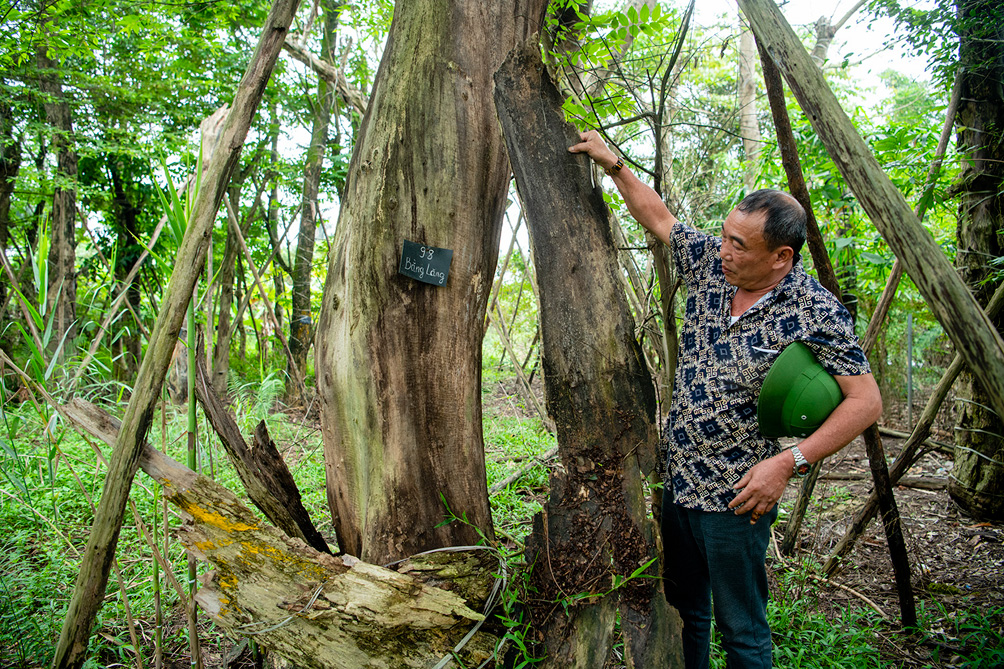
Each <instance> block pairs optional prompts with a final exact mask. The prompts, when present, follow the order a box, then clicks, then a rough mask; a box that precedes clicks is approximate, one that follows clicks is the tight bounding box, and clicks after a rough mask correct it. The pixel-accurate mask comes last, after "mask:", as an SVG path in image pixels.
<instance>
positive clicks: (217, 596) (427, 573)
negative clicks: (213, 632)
mask: <svg viewBox="0 0 1004 669" xmlns="http://www.w3.org/2000/svg"><path fill="white" fill-rule="evenodd" d="M62 409H63V412H64V414H65V415H67V416H68V417H69V418H70V420H72V421H73V422H74V423H75V424H76V425H77V426H78V427H80V428H81V429H83V430H85V431H86V432H88V433H89V434H92V435H94V436H95V437H97V438H98V439H101V440H102V441H104V442H105V443H107V444H114V443H115V439H116V435H117V433H118V431H119V429H120V424H119V421H118V420H116V419H115V418H114V417H112V416H109V415H108V414H107V413H106V412H105V411H104V410H103V409H100V408H99V407H96V406H94V405H93V404H89V403H87V402H83V401H81V400H73V401H72V402H71V403H70V404H68V405H66V406H64V407H62ZM139 465H140V467H141V468H142V469H143V471H144V472H146V473H147V474H148V475H149V476H150V477H151V478H153V479H154V480H156V481H157V482H158V483H160V484H161V485H162V486H163V487H164V496H165V498H166V499H167V501H169V502H170V503H171V504H174V505H175V506H176V507H178V508H179V509H180V510H181V511H182V512H183V515H184V517H185V518H186V519H187V520H186V524H185V525H184V526H183V527H182V528H180V530H179V531H178V535H179V538H180V540H181V542H182V544H184V546H185V548H186V549H188V551H189V552H190V553H192V554H194V555H195V556H196V557H198V558H199V559H201V560H204V561H207V562H209V563H211V564H212V565H213V567H214V570H213V571H211V572H208V573H206V574H204V575H203V576H202V577H201V580H202V587H201V588H200V589H199V591H198V593H196V595H195V601H196V603H198V605H199V606H200V607H201V608H202V609H203V611H205V612H206V613H207V614H208V615H209V616H210V617H211V618H212V619H213V621H214V622H215V623H216V624H218V625H219V626H221V627H222V628H224V629H225V630H227V632H228V633H229V634H231V635H232V636H234V637H247V638H253V639H255V640H256V641H257V642H258V643H260V644H262V645H263V646H264V647H266V648H268V649H269V650H271V651H272V652H274V653H276V654H278V655H280V656H281V657H283V658H284V659H286V660H289V661H291V662H293V663H294V664H295V665H296V666H297V667H301V668H302V669H358V668H359V667H371V668H374V669H381V668H386V669H399V668H402V669H403V668H406V667H415V668H416V669H428V667H431V666H433V665H434V664H435V663H436V662H437V661H439V660H440V659H441V658H442V657H444V656H446V655H449V653H450V651H451V650H452V649H454V648H455V647H456V646H457V645H459V643H460V641H461V639H462V638H463V637H464V636H465V635H466V634H467V632H468V631H469V630H470V629H471V628H472V627H473V626H474V625H475V624H477V623H478V622H480V621H481V620H483V619H484V616H483V615H482V614H481V613H479V612H478V611H480V610H481V609H482V608H483V607H485V605H486V603H487V602H488V600H489V598H490V596H491V592H492V588H493V585H494V583H495V577H494V576H493V573H494V572H496V571H498V564H497V562H496V558H495V557H494V556H493V555H492V554H491V553H490V552H488V551H479V550H468V551H455V552H439V553H432V554H428V555H418V556H414V557H411V558H409V559H407V560H404V561H402V562H400V563H398V564H396V565H394V567H393V569H388V568H385V567H380V566H377V565H373V564H367V563H365V562H362V561H360V560H358V559H356V558H354V557H352V556H350V555H343V556H341V557H335V556H332V555H330V554H328V553H322V552H319V551H316V550H314V549H312V548H310V547H309V546H307V545H305V544H304V543H303V541H302V540H300V539H298V538H290V537H289V536H288V535H285V534H283V533H282V532H281V531H280V530H278V529H276V528H274V527H271V526H270V525H267V524H266V523H264V522H262V521H261V520H260V519H259V518H257V517H256V516H255V515H254V514H253V513H252V512H251V510H250V509H248V508H247V507H246V506H245V505H244V504H243V503H241V501H240V500H239V499H238V498H237V496H236V495H234V493H233V492H231V491H230V490H228V489H226V488H224V487H223V486H221V485H219V484H217V483H215V482H214V481H212V480H210V479H208V478H206V477H205V476H202V475H201V474H196V473H195V472H193V471H192V470H190V469H188V468H187V467H185V466H184V465H181V464H179V463H177V462H175V461H174V460H172V459H171V458H169V457H167V456H166V455H164V454H163V453H160V452H159V451H157V450H156V449H154V448H152V447H150V446H146V447H144V449H143V452H142V454H141V456H140V459H139ZM498 642H499V640H498V638H497V637H495V636H494V635H492V634H490V633H487V632H481V631H479V632H476V633H475V634H474V636H473V637H472V638H471V640H470V641H469V642H468V643H467V644H466V645H464V646H463V648H462V649H461V650H460V651H459V656H460V658H461V660H462V661H463V662H464V663H465V664H464V665H463V666H477V665H479V664H481V663H482V662H484V661H485V660H487V659H489V658H490V657H491V656H492V655H493V654H494V652H495V649H496V647H497V646H498Z"/></svg>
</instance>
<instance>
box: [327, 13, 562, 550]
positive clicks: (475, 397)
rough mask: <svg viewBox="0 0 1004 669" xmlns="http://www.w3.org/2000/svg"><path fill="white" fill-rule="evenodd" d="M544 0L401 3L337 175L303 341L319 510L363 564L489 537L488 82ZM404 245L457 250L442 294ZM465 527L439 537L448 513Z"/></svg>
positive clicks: (496, 140)
mask: <svg viewBox="0 0 1004 669" xmlns="http://www.w3.org/2000/svg"><path fill="white" fill-rule="evenodd" d="M544 5H545V3H544V2H543V1H542V0H505V1H502V2H491V3H483V2H480V1H478V0H457V1H456V2H451V3H443V2H434V1H432V0H413V1H412V2H406V3H399V4H398V6H397V7H396V8H395V12H394V21H393V24H392V25H391V29H390V34H389V36H388V39H387V47H386V50H385V52H384V56H383V60H382V62H381V64H380V70H379V71H378V73H377V77H376V83H375V85H374V89H373V93H372V95H371V98H370V103H369V108H368V109H367V112H366V115H365V117H364V119H363V122H362V126H361V127H360V130H359V135H358V140H357V142H356V148H355V152H354V154H353V157H352V162H351V164H350V166H349V177H348V181H347V182H346V186H345V193H344V198H343V206H342V209H341V212H340V215H339V221H338V229H337V232H336V235H335V238H334V241H333V246H332V251H331V259H330V262H329V266H328V275H327V280H326V282H325V286H324V297H323V300H322V305H321V310H320V315H319V318H318V333H317V336H316V362H315V369H316V375H317V389H318V394H319V396H320V400H321V412H322V414H321V431H322V433H323V436H324V448H325V463H326V468H327V469H326V473H327V481H328V501H329V505H330V506H331V509H332V514H333V516H334V522H335V528H336V531H337V534H338V543H339V547H340V548H341V550H343V551H347V552H349V553H351V554H353V555H356V556H358V557H361V558H363V559H365V560H367V561H370V562H381V561H387V560H391V559H395V558H398V557H403V556H406V555H410V554H413V553H416V552H418V551H421V550H425V549H429V548H434V547H439V546H444V545H455V544H471V543H476V542H477V541H478V540H479V534H478V533H479V531H480V532H483V533H484V534H486V535H488V536H492V525H491V518H490V515H489V508H488V494H487V483H486V480H485V469H484V449H483V438H482V431H481V338H482V334H483V331H484V312H485V305H486V303H487V300H488V296H489V293H490V292H491V287H492V276H493V272H494V268H495V261H496V258H497V256H498V243H499V242H498V240H499V233H500V230H501V224H502V213H503V210H504V208H505V206H506V202H507V199H506V193H507V185H508V179H509V171H508V166H507V164H506V158H505V152H504V149H503V144H502V137H501V133H500V132H499V127H498V119H497V118H496V116H495V109H494V106H493V104H492V100H491V75H492V73H493V72H494V71H495V69H496V68H497V67H498V65H499V64H500V63H501V62H502V60H503V59H504V57H505V54H506V53H507V52H508V50H509V49H510V48H512V46H513V45H515V44H516V43H517V41H518V40H521V39H523V38H525V37H526V36H527V35H529V34H530V33H532V32H534V31H535V30H537V29H538V28H539V26H540V22H541V17H542V15H543V9H544ZM405 240H410V241H413V242H416V243H419V244H423V245H428V246H433V247H440V248H448V249H452V250H453V261H452V267H451V269H450V274H449V279H448V281H447V283H446V285H445V286H436V285H431V284H427V283H421V282H418V281H415V280H413V279H410V278H407V277H405V276H403V275H401V274H398V272H397V268H398V264H399V262H400V258H401V251H402V245H403V243H404V241H405ZM444 502H445V504H446V505H448V506H449V509H450V511H452V512H453V513H454V514H456V515H458V516H461V515H463V516H466V519H467V523H460V522H453V523H450V524H449V525H445V526H441V527H437V525H439V524H440V523H441V522H442V521H443V519H444V517H445V516H446V514H447V508H446V506H445V505H444Z"/></svg>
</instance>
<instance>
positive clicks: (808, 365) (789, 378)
mask: <svg viewBox="0 0 1004 669" xmlns="http://www.w3.org/2000/svg"><path fill="white" fill-rule="evenodd" d="M843 399H844V395H843V393H842V392H841V391H840V386H839V385H837V380H836V379H834V378H833V377H832V376H830V374H829V373H828V372H827V371H826V370H825V369H823V366H822V365H820V364H819V361H817V360H816V356H814V355H813V354H812V350H811V349H810V348H809V347H808V346H806V345H805V344H803V343H802V342H800V341H796V342H794V343H792V344H790V345H788V346H787V347H786V348H785V349H784V350H783V351H781V354H780V355H779V356H777V360H775V361H774V364H773V365H771V368H770V370H769V371H768V372H767V377H766V378H765V379H764V380H763V388H761V389H760V399H759V400H758V401H757V407H756V418H757V422H758V423H759V424H760V433H761V434H763V436H765V437H767V438H769V439H777V438H778V437H808V436H809V435H810V434H812V433H813V432H815V430H816V428H818V427H819V426H820V425H822V424H823V421H825V420H826V418H827V417H828V416H829V415H830V414H831V413H832V412H833V410H834V409H836V408H837V405H838V404H840V402H841V401H843Z"/></svg>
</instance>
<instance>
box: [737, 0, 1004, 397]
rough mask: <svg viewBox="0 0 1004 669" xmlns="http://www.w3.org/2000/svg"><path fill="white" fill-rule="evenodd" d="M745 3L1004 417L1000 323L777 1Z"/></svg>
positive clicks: (790, 82)
mask: <svg viewBox="0 0 1004 669" xmlns="http://www.w3.org/2000/svg"><path fill="white" fill-rule="evenodd" d="M739 5H740V7H741V8H742V10H743V13H744V14H745V15H746V16H747V18H748V19H749V21H750V24H751V26H752V27H753V31H754V33H755V34H756V36H757V39H758V40H759V41H761V42H762V43H763V45H764V48H765V50H766V51H767V52H768V53H769V54H770V56H771V58H773V60H774V62H775V63H776V64H777V66H778V68H779V69H780V70H781V72H782V73H783V74H784V76H785V78H786V79H787V81H788V85H789V86H790V87H791V90H792V92H793V93H794V94H795V97H796V99H797V100H798V102H799V105H800V106H801V107H802V109H803V110H804V111H805V112H806V115H807V116H808V118H809V121H810V122H811V123H812V126H813V128H814V129H815V131H816V132H817V134H818V135H819V137H820V139H821V140H822V142H823V144H824V145H825V146H826V148H827V150H828V152H829V154H830V156H831V157H832V158H833V160H834V162H835V163H836V164H837V167H838V168H839V169H840V172H841V174H842V175H843V176H844V178H845V179H846V180H847V183H848V184H849V185H850V187H851V189H852V190H853V191H854V194H855V196H856V197H857V198H858V201H859V202H860V203H861V205H862V207H863V208H864V210H865V211H866V212H867V213H868V215H869V217H870V218H871V220H872V222H873V223H874V224H875V227H876V228H878V230H879V231H880V232H881V233H882V236H883V238H884V239H885V240H886V242H887V243H888V244H889V247H890V248H891V249H892V251H893V253H895V254H896V256H897V257H899V258H901V259H902V261H903V264H904V267H905V269H906V271H907V273H908V274H909V275H910V277H911V278H912V279H913V281H914V283H915V284H916V285H917V287H918V288H919V289H920V292H921V294H923V295H924V298H925V299H926V301H927V303H928V305H929V306H930V308H931V311H932V313H933V314H934V315H935V317H936V318H937V319H938V321H939V322H940V323H941V325H942V327H943V328H944V329H945V332H946V333H947V334H948V335H949V336H950V337H951V339H952V341H953V342H954V343H955V346H956V349H957V350H958V351H959V352H960V353H961V354H962V356H963V358H964V359H965V361H966V363H967V365H968V366H969V368H970V369H971V370H972V371H973V374H974V376H976V377H977V378H978V379H979V380H980V382H981V383H982V384H983V387H984V388H986V389H987V391H988V394H989V396H990V399H991V402H992V404H993V407H994V409H995V410H996V411H997V412H998V413H999V414H1001V415H1004V341H1002V340H1001V337H1000V335H999V334H998V333H997V331H996V328H995V327H994V324H993V323H992V322H991V321H990V320H988V319H987V317H986V315H985V314H984V313H983V311H982V310H981V309H980V306H979V304H978V303H977V302H976V299H975V298H974V297H973V295H972V293H971V292H970V291H969V289H968V288H967V287H966V285H965V284H964V283H963V281H962V280H961V278H960V277H959V275H958V273H957V272H956V271H955V269H954V268H953V267H952V265H951V263H950V262H949V261H948V259H947V258H946V257H945V254H944V252H943V251H942V250H941V248H940V247H939V246H938V245H937V243H936V242H935V241H934V239H933V237H932V236H931V234H930V233H929V232H927V231H926V230H925V229H924V227H923V226H922V225H921V224H920V222H919V221H918V220H917V217H916V215H915V214H914V213H913V212H912V211H911V210H910V207H909V205H907V203H906V201H905V200H904V199H903V195H902V194H901V193H900V192H899V191H898V190H897V189H896V187H895V186H894V185H893V184H892V182H891V181H890V180H889V178H888V177H887V176H886V175H885V173H884V172H883V171H882V169H881V167H880V166H879V165H878V162H877V161H876V160H875V157H874V156H873V155H872V153H871V152H870V151H869V149H868V147H867V145H866V144H865V143H864V141H863V140H862V139H861V137H860V135H858V133H857V131H856V130H855V129H854V126H853V124H852V123H851V121H850V119H849V118H848V117H847V115H846V114H845V113H844V111H843V110H842V109H841V108H840V103H839V102H838V101H837V99H836V97H835V96H834V95H833V92H832V91H831V90H830V88H829V87H828V86H827V84H826V81H825V79H824V78H823V76H822V74H821V73H820V72H819V70H818V68H817V67H816V66H815V64H814V63H813V62H812V59H811V58H810V57H809V54H808V53H807V52H806V50H805V47H804V46H803V45H802V43H801V41H799V39H798V37H797V36H796V35H795V33H794V31H792V29H791V26H789V25H788V23H787V22H786V21H785V20H784V17H783V16H782V15H781V13H780V10H779V9H778V8H777V6H776V5H774V3H773V2H770V0H739Z"/></svg>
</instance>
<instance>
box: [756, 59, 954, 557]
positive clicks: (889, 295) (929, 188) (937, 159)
mask: <svg viewBox="0 0 1004 669" xmlns="http://www.w3.org/2000/svg"><path fill="white" fill-rule="evenodd" d="M768 60H769V58H768V59H765V61H764V63H765V64H764V68H765V71H766V68H767V64H766V63H767V61H768ZM771 67H773V63H771ZM774 69H775V70H776V68H774ZM958 106H959V85H958V77H956V83H955V88H954V89H953V92H952V100H951V102H950V103H949V105H948V110H947V111H946V114H945V123H944V125H943V126H942V129H941V138H940V139H939V141H938V147H937V149H936V150H935V153H934V161H933V162H932V163H931V166H930V168H929V169H928V171H927V179H926V186H925V188H924V192H923V194H922V195H921V197H920V201H919V202H918V203H917V209H916V212H917V218H918V220H921V221H922V220H924V214H925V213H927V207H928V205H929V203H930V201H931V196H932V193H933V191H934V184H935V182H936V181H937V179H938V175H939V174H940V172H941V165H942V161H943V159H944V156H945V151H946V149H947V148H948V140H949V139H950V138H951V136H952V128H953V126H954V124H955V110H956V109H957V108H958ZM902 276H903V263H902V262H901V261H900V259H899V258H896V261H895V262H894V263H893V266H892V271H890V272H889V278H888V280H887V281H886V285H885V288H884V289H883V291H882V295H881V296H880V297H879V300H878V303H877V304H876V306H875V311H874V312H873V313H872V317H871V320H870V321H869V323H868V330H867V331H866V332H865V336H864V337H863V338H862V340H861V348H862V349H863V350H864V352H865V355H868V354H869V353H871V350H872V348H873V347H874V346H875V342H876V341H878V334H879V332H880V331H881V329H882V324H883V322H884V321H885V318H886V316H887V315H888V313H889V308H890V306H891V305H892V300H893V298H894V297H895V295H896V289H897V287H898V286H899V281H900V279H901V278H902ZM866 446H867V444H866ZM880 447H881V446H880ZM871 448H873V449H874V448H875V446H874V445H872V446H871ZM818 464H819V463H817V466H815V467H813V471H814V474H810V476H809V477H808V478H807V480H806V481H805V483H804V484H803V485H802V488H801V489H800V490H799V495H798V500H797V501H796V504H795V510H794V511H793V512H792V518H791V520H789V521H788V526H786V527H785V533H784V540H783V541H782V543H781V552H782V553H784V554H785V555H789V554H790V553H791V551H792V550H793V549H794V546H795V541H796V539H797V538H798V529H799V526H800V525H801V521H802V517H803V516H804V515H805V510H806V508H808V502H809V497H810V495H811V494H812V490H813V488H814V487H815V481H816V475H818V471H819V467H818ZM810 481H811V483H810ZM894 483H895V481H894ZM869 520H870V518H869Z"/></svg>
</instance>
